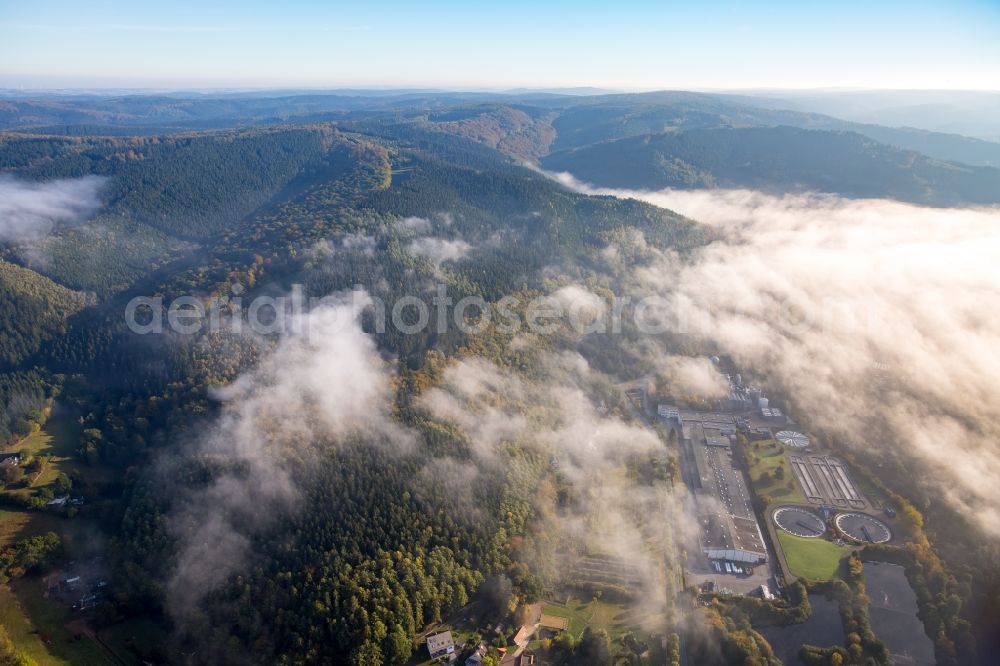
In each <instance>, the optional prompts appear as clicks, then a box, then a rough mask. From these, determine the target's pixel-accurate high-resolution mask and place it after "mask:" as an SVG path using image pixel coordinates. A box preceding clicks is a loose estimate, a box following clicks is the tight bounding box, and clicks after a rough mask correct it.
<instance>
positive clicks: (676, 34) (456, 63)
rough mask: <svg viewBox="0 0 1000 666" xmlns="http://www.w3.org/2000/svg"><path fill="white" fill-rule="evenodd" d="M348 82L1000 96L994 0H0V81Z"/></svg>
mask: <svg viewBox="0 0 1000 666" xmlns="http://www.w3.org/2000/svg"><path fill="white" fill-rule="evenodd" d="M543 4H544V6H542V5H543ZM344 85H359V86H360V85H363V86H401V85H405V86H453V87H517V86H534V87H538V86H581V85H593V86H603V87H611V88H641V89H646V88H754V87H780V88H788V87H794V88H811V87H871V88H965V89H991V90H1000V0H954V1H951V2H947V1H944V0H939V1H938V2H926V1H923V0H909V1H905V2H904V1H899V0H886V1H883V2H880V1H878V0H866V1H863V2H857V1H855V0H839V1H836V2H834V1H833V0H823V1H819V0H793V1H775V2H726V1H720V0H705V1H702V2H674V1H672V0H661V1H659V2H629V1H627V0H625V1H621V2H615V3H611V2H606V3H594V2H589V1H587V0H576V1H574V2H564V1H562V0H553V1H549V2H544V0H535V1H532V2H529V1H522V0H506V1H505V2H476V1H475V0H467V1H464V2H446V1H435V0H427V1H424V2H396V1H394V0H382V1H381V2H352V3H347V2H307V1H304V0H288V1H286V2H280V3H278V2H273V3H265V2H257V1H256V0H244V1H242V2H230V1H223V2H204V1H203V2H191V1H188V0H181V1H177V2H162V3H153V2H149V3H147V2H101V1H100V0H97V1H93V2H89V1H88V2H81V1H79V0H74V1H50V0H28V1H25V0H0V86H4V87H16V86H24V87H93V86H127V87H213V86H234V87H253V86H344Z"/></svg>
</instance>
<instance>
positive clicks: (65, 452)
mask: <svg viewBox="0 0 1000 666" xmlns="http://www.w3.org/2000/svg"><path fill="white" fill-rule="evenodd" d="M79 441H80V425H79V424H78V423H77V422H76V420H75V419H74V418H73V416H72V415H71V414H69V413H68V412H66V411H64V410H61V409H59V408H58V406H57V407H56V408H55V409H54V411H53V414H52V416H51V417H50V418H49V420H48V421H47V422H46V423H45V426H44V427H43V428H42V429H41V430H39V431H38V432H35V433H32V434H31V435H28V436H27V437H25V438H24V439H22V440H21V441H20V442H18V443H17V444H14V445H12V446H8V447H7V448H6V449H4V450H5V451H23V452H26V453H27V454H28V455H29V456H32V457H34V456H47V457H48V462H47V463H46V465H45V467H44V468H43V469H42V471H41V473H40V474H39V475H38V476H37V478H32V479H31V484H30V485H28V486H25V487H24V488H18V489H15V490H11V491H9V492H13V493H15V494H19V495H30V494H31V493H32V492H33V491H34V490H35V489H36V488H42V487H44V486H47V485H49V484H50V483H52V482H53V481H55V480H56V478H57V477H58V476H59V474H66V475H67V476H70V475H72V474H73V473H74V472H80V475H81V476H82V477H85V478H86V479H87V482H88V483H101V482H104V481H106V480H107V479H108V471H107V470H106V469H103V468H101V467H99V466H89V465H86V464H85V463H83V462H81V461H80V460H79V458H77V456H76V449H77V447H78V446H79Z"/></svg>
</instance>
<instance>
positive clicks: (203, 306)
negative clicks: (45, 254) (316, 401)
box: [125, 284, 879, 336]
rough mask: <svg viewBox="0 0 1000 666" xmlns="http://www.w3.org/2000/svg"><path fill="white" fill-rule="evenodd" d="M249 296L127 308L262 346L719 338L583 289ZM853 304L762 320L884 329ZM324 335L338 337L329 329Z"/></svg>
mask: <svg viewBox="0 0 1000 666" xmlns="http://www.w3.org/2000/svg"><path fill="white" fill-rule="evenodd" d="M243 292H244V290H243V287H242V285H240V284H234V285H232V286H231V287H230V293H229V294H225V295H223V296H214V297H211V298H204V297H202V298H198V297H195V296H191V295H187V296H180V297H178V298H175V299H173V300H171V301H170V302H169V303H165V302H164V299H163V297H161V296H152V297H150V296H138V297H135V298H133V299H132V300H130V301H129V302H128V304H127V305H126V307H125V322H126V324H127V326H128V328H129V330H130V331H132V332H133V333H136V334H138V335H151V334H160V333H164V332H171V333H175V334H180V335H196V334H200V333H204V332H209V333H218V332H223V331H226V332H231V333H241V332H246V331H249V332H252V333H254V334H257V335H261V336H275V335H282V334H287V333H293V334H297V335H301V334H306V335H308V334H309V333H310V331H309V324H310V316H309V315H310V314H311V313H316V312H318V311H320V310H324V309H327V310H329V309H334V310H335V311H336V312H338V313H343V316H342V319H343V321H342V322H341V323H342V324H343V325H345V326H346V325H355V324H356V323H357V321H358V318H359V317H360V318H361V319H362V321H363V322H364V325H365V329H366V330H367V331H369V332H373V333H378V334H381V333H385V332H386V331H388V330H389V328H390V327H392V330H394V331H397V332H399V333H403V334H405V335H418V334H423V333H426V332H428V331H433V333H435V334H437V335H443V334H445V333H448V332H449V331H450V330H452V327H455V328H457V330H459V331H461V332H462V333H464V334H477V333H481V332H483V331H484V330H486V329H487V328H488V327H490V326H491V325H492V326H495V328H496V329H497V330H498V331H500V332H502V333H510V334H516V333H518V332H523V331H529V332H531V333H535V334H539V335H552V334H557V333H562V334H566V333H569V334H576V335H581V336H582V335H587V334H592V333H597V334H620V333H622V331H623V330H624V329H625V328H627V327H631V330H633V331H635V332H638V333H641V334H648V335H659V334H663V333H668V332H669V333H674V334H687V333H695V334H697V333H699V332H704V331H707V330H710V329H712V328H713V327H714V326H715V325H716V322H715V317H714V315H713V312H712V311H711V310H710V309H704V308H699V307H696V306H694V304H688V307H683V308H682V307H679V306H678V304H677V303H676V302H675V301H673V300H672V299H670V298H668V297H661V296H656V295H647V296H644V297H643V298H637V299H633V298H631V297H629V296H615V295H611V296H607V297H600V296H598V295H596V294H594V293H592V292H590V291H588V290H586V289H583V288H580V287H564V288H562V289H559V290H556V291H555V292H553V293H551V294H547V295H541V296H536V297H532V298H530V299H529V298H523V297H518V296H513V295H508V296H504V297H503V298H500V299H499V300H497V301H494V302H487V301H486V300H485V299H484V298H482V297H480V296H464V297H462V298H459V299H457V300H456V299H455V298H454V297H453V296H451V295H450V294H449V292H448V287H447V286H446V285H444V284H438V285H436V287H435V289H434V291H433V293H428V294H427V295H425V296H423V297H421V296H416V295H412V294H408V295H403V296H400V297H398V298H395V299H393V300H391V302H386V301H385V300H384V299H382V298H380V297H378V296H373V295H371V294H370V293H369V292H368V291H366V290H365V289H364V288H362V287H361V286H360V285H356V286H355V288H354V289H353V290H350V291H345V292H338V293H335V294H331V295H328V296H323V297H309V298H307V297H306V296H305V295H304V292H303V288H302V285H298V284H297V285H294V286H293V287H292V289H291V292H290V293H288V294H283V295H278V296H271V295H259V296H255V297H253V298H251V299H244V297H243ZM843 305H844V304H842V303H837V302H830V303H825V304H823V307H821V308H819V311H820V312H822V313H826V314H828V315H830V316H823V317H821V319H820V320H819V321H816V320H814V318H812V317H811V316H810V315H809V313H808V312H807V311H804V310H803V309H802V308H799V307H795V306H794V305H793V304H790V303H788V302H783V301H782V302H779V301H772V302H766V303H763V304H762V306H761V308H760V311H768V312H770V313H771V317H770V319H771V320H772V321H773V322H774V323H775V324H776V325H780V326H781V329H782V330H784V331H786V333H788V334H790V335H795V334H796V333H797V332H801V331H804V330H807V329H810V330H815V329H816V328H817V327H819V328H827V329H829V328H831V327H836V328H840V329H844V330H847V329H850V330H853V331H859V330H861V329H863V328H864V326H865V325H868V326H874V325H878V323H879V320H878V317H877V313H868V314H867V316H865V313H860V312H855V311H845V310H844V308H843V307H842V306H843ZM324 330H329V329H328V328H325V329H324Z"/></svg>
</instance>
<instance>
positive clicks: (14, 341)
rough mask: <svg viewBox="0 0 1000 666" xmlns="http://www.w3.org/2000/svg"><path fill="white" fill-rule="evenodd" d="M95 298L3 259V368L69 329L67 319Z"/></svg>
mask: <svg viewBox="0 0 1000 666" xmlns="http://www.w3.org/2000/svg"><path fill="white" fill-rule="evenodd" d="M94 301H95V299H94V297H93V295H92V294H91V295H88V294H83V293H80V292H76V291H72V290H70V289H66V288H65V287H62V286H60V285H58V284H56V283H55V282H53V281H52V280H49V279H48V278H46V277H44V276H42V275H39V274H38V273H35V272H34V271H31V270H29V269H27V268H22V267H20V266H17V265H15V264H11V263H9V262H6V261H3V260H2V259H0V370H2V369H3V368H4V367H5V366H12V365H16V364H17V363H19V362H20V361H22V360H23V359H25V358H27V357H28V356H30V355H32V354H34V353H35V352H37V351H38V350H39V349H40V348H41V346H42V345H43V344H44V343H45V342H46V341H48V340H51V339H52V338H54V337H56V336H59V335H61V334H63V333H65V331H66V320H67V319H68V318H69V317H70V316H71V315H73V314H75V313H77V312H79V311H80V310H82V309H83V308H84V307H86V306H87V305H89V304H93V303H94Z"/></svg>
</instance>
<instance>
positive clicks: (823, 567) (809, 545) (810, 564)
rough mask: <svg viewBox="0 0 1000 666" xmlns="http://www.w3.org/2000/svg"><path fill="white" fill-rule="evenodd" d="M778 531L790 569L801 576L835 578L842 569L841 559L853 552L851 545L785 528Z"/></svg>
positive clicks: (820, 578)
mask: <svg viewBox="0 0 1000 666" xmlns="http://www.w3.org/2000/svg"><path fill="white" fill-rule="evenodd" d="M776 531H777V533H778V541H779V542H780V543H781V550H782V552H783V553H784V555H785V562H787V563H788V569H789V570H790V571H791V572H792V574H794V575H795V576H799V577H801V578H811V579H813V580H830V579H831V578H835V577H836V576H837V574H838V573H839V571H840V560H841V559H843V558H844V557H846V556H847V555H848V554H849V553H850V552H851V549H850V548H849V547H847V546H838V545H836V544H834V543H832V542H830V541H827V540H826V539H822V538H816V539H806V538H803V537H797V536H794V535H792V534H789V533H788V532H785V531H784V530H776Z"/></svg>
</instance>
